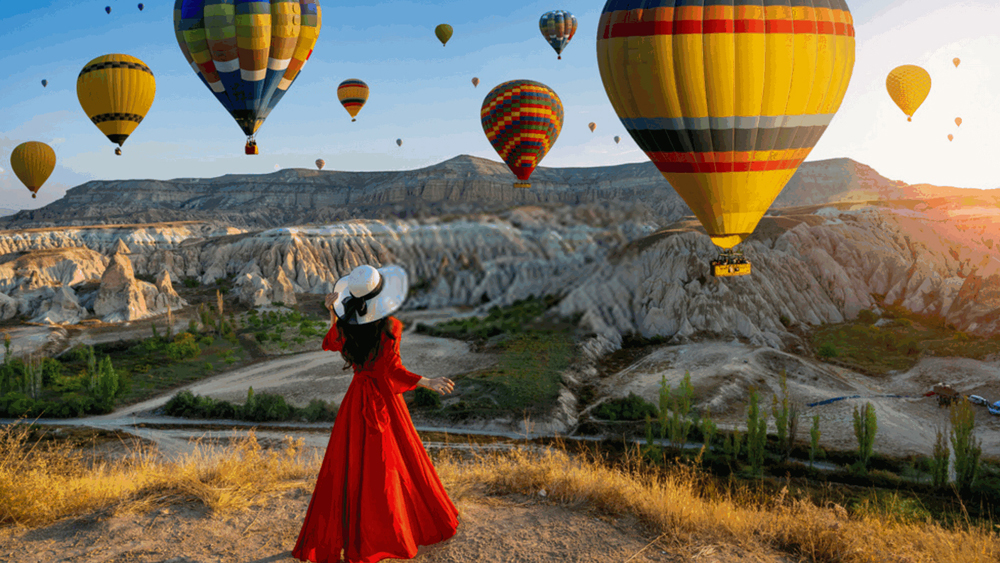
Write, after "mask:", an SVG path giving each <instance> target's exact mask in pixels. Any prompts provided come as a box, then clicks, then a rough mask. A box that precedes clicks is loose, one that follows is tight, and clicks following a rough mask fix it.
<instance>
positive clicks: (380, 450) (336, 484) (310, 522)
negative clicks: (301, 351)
mask: <svg viewBox="0 0 1000 563" xmlns="http://www.w3.org/2000/svg"><path fill="white" fill-rule="evenodd" d="M389 323H390V326H391V328H392V333H393V335H394V336H395V337H396V339H395V340H394V341H391V342H390V341H389V339H388V338H387V337H383V340H382V350H381V352H380V353H379V355H378V356H377V357H376V358H375V359H374V360H373V361H372V362H371V364H370V365H369V366H367V367H365V368H364V369H360V370H359V369H358V368H357V367H355V371H354V378H353V379H352V380H351V385H350V387H348V388H347V394H346V395H344V400H343V401H342V402H341V403H340V409H339V411H338V412H337V420H336V421H335V422H334V423H333V431H332V432H331V434H330V443H329V444H328V445H327V448H326V456H325V457H324V458H323V465H322V466H321V467H320V470H319V478H318V480H317V481H316V489H315V490H314V491H313V495H312V500H310V501H309V509H308V510H307V511H306V517H305V521H304V522H303V523H302V531H301V532H300V533H299V539H298V542H296V544H295V549H293V550H292V557H295V558H296V559H299V560H300V561H313V562H316V563H337V562H339V561H340V557H341V551H340V550H341V549H343V550H344V558H345V559H346V560H347V561H348V562H350V563H375V562H376V561H381V560H382V559H385V558H387V557H394V558H399V559H410V558H413V557H414V556H415V555H416V554H417V546H418V545H431V544H434V543H437V542H440V541H444V540H446V539H448V538H450V537H451V536H453V535H455V531H456V529H457V527H458V510H457V509H456V508H455V505H454V504H452V502H451V499H450V498H448V494H447V493H446V492H445V490H444V486H443V485H442V484H441V480H440V479H439V478H438V476H437V473H436V472H435V471H434V466H433V465H432V464H431V460H430V458H429V457H427V452H426V451H424V446H423V443H422V442H421V441H420V437H419V436H417V431H416V429H415V428H413V421H412V420H410V411H409V409H407V408H406V403H405V402H404V401H403V397H402V395H400V393H403V392H404V391H409V390H411V389H414V388H416V386H417V382H418V381H420V376H419V375H416V374H414V373H411V372H410V371H408V370H407V369H406V368H404V367H403V363H402V362H401V361H400V359H399V341H400V338H401V337H402V334H403V323H401V322H400V321H399V320H397V319H395V318H393V317H390V318H389ZM342 345H343V340H342V339H341V337H340V334H339V331H338V330H337V325H336V324H334V325H333V327H331V328H330V332H328V333H327V335H326V338H325V339H324V340H323V349H324V350H329V351H331V352H336V351H339V350H340V348H341V346H342Z"/></svg>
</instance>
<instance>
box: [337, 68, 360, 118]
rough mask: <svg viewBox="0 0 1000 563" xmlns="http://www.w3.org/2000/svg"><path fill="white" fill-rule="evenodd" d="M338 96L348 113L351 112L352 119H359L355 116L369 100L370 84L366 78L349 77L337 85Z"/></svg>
mask: <svg viewBox="0 0 1000 563" xmlns="http://www.w3.org/2000/svg"><path fill="white" fill-rule="evenodd" d="M337 98H338V99H339V100H340V104H341V105H342V106H344V109H346V110H347V113H349V114H351V121H357V119H354V118H355V117H357V115H358V112H359V111H361V108H362V107H364V105H365V102H367V101H368V85H367V84H365V82H364V80H360V79H357V78H348V79H347V80H345V81H343V82H341V83H340V86H338V87H337Z"/></svg>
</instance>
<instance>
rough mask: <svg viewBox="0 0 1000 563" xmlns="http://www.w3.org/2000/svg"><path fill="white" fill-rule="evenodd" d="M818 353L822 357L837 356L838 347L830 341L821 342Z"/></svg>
mask: <svg viewBox="0 0 1000 563" xmlns="http://www.w3.org/2000/svg"><path fill="white" fill-rule="evenodd" d="M818 353H819V357H821V358H836V357H837V355H838V352H837V347H836V346H834V345H833V344H832V343H830V342H824V343H823V344H821V345H820V347H819V350H818Z"/></svg>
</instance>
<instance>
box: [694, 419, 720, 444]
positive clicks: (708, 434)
mask: <svg viewBox="0 0 1000 563" xmlns="http://www.w3.org/2000/svg"><path fill="white" fill-rule="evenodd" d="M698 429H699V430H701V441H702V443H703V444H705V450H706V451H708V450H711V449H712V439H713V438H714V437H715V433H716V432H718V430H719V427H718V426H717V425H716V424H715V422H714V421H713V420H712V419H711V418H710V417H709V416H708V414H707V413H705V412H702V413H701V424H700V426H699V428H698Z"/></svg>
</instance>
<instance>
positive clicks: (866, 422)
mask: <svg viewBox="0 0 1000 563" xmlns="http://www.w3.org/2000/svg"><path fill="white" fill-rule="evenodd" d="M876 433H878V421H877V420H876V418H875V407H874V406H873V405H872V404H871V403H870V402H866V403H865V406H864V408H862V409H861V410H860V411H859V410H858V407H857V405H855V407H854V437H855V438H857V440H858V458H859V461H861V466H862V467H863V468H864V469H868V460H869V459H870V458H871V457H872V452H873V451H874V449H875V434H876Z"/></svg>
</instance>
